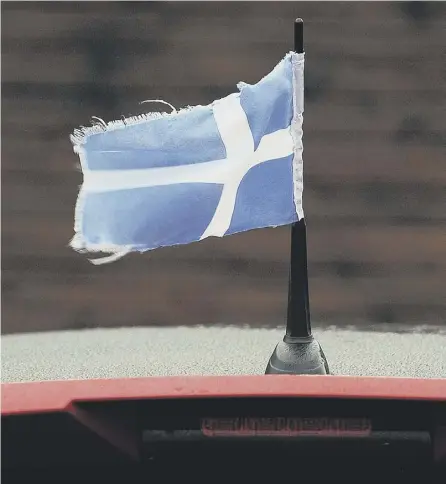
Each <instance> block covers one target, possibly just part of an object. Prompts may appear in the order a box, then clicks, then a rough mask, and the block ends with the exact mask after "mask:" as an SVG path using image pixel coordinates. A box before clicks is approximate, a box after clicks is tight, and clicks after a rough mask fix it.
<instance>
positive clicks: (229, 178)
mask: <svg viewBox="0 0 446 484" xmlns="http://www.w3.org/2000/svg"><path fill="white" fill-rule="evenodd" d="M303 67H304V54H297V53H294V52H290V53H289V54H287V55H286V56H285V57H284V58H283V59H282V61H281V62H279V64H277V66H276V67H275V68H274V69H273V71H272V72H270V73H269V74H268V75H266V76H265V77H264V78H263V79H261V80H260V81H259V82H258V83H257V84H253V85H251V84H247V83H239V84H238V92H236V93H234V94H231V95H229V96H227V97H225V98H223V99H219V100H217V101H214V102H212V103H211V104H209V105H207V106H194V107H189V108H186V109H183V110H181V111H178V112H177V111H173V112H172V113H149V114H144V115H141V116H137V117H132V118H128V119H124V120H119V121H112V122H110V123H108V124H106V123H104V122H103V121H101V122H99V123H96V124H95V125H93V126H91V127H88V128H81V129H78V130H75V131H74V133H73V134H72V135H71V141H72V143H73V146H74V151H75V153H77V154H78V155H79V157H80V162H81V168H82V172H83V184H82V186H81V188H80V192H79V196H78V200H77V204H76V209H75V227H74V229H75V235H74V237H73V239H72V241H71V246H72V247H73V248H74V249H75V250H78V251H81V252H109V253H112V254H115V255H118V256H119V255H123V254H125V253H128V252H131V251H139V252H144V251H148V250H152V249H156V248H158V247H163V246H172V245H178V244H188V243H191V242H195V241H199V240H202V239H205V238H206V237H211V236H214V237H223V236H226V235H231V234H235V233H238V232H243V231H247V230H252V229H257V228H263V227H277V226H280V225H287V224H291V223H293V222H295V221H297V220H299V219H301V218H302V217H303V210H302V190H303V182H302V173H303V167H302V163H303V162H302V151H303V146H302V122H303V70H304V69H303Z"/></svg>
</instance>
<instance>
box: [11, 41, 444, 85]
mask: <svg viewBox="0 0 446 484" xmlns="http://www.w3.org/2000/svg"><path fill="white" fill-rule="evenodd" d="M349 42H350V43H351V39H350V41H349ZM429 48H430V49H431V52H432V51H434V52H437V54H438V55H437V58H436V59H435V58H434V59H431V60H430V61H429V62H421V65H420V62H418V63H415V62H414V63H412V64H409V65H407V66H406V67H405V68H404V69H401V67H400V66H398V65H396V66H395V65H389V66H380V65H378V66H374V65H372V66H370V67H369V68H368V69H364V68H361V69H360V68H357V67H355V66H354V65H353V66H352V65H350V63H349V62H348V56H344V60H343V61H340V62H335V61H333V62H332V63H331V66H329V67H328V68H326V69H325V78H326V83H327V88H332V89H339V88H341V89H346V85H347V86H348V88H349V89H352V90H371V91H381V90H388V89H403V90H413V91H423V90H426V88H427V86H430V87H431V88H433V87H435V86H437V88H438V86H441V85H442V80H443V78H444V66H443V64H442V62H441V60H442V57H441V50H440V49H436V50H435V46H433V45H431V46H430V47H429ZM209 49H212V50H217V51H218V56H215V57H213V56H210V55H209ZM383 49H385V46H384V45H383V46H382V47H381V53H382V51H383ZM405 49H406V52H407V49H410V46H405ZM264 50H265V49H262V51H261V52H258V49H255V46H254V48H253V46H252V45H250V44H249V43H247V44H246V45H243V46H240V47H239V48H238V49H237V56H236V57H234V49H233V48H230V46H227V45H226V46H225V47H223V46H218V44H214V43H213V42H211V41H209V43H206V44H205V45H203V47H202V48H201V49H198V48H197V49H195V48H192V46H190V45H188V44H182V45H179V46H175V47H173V48H172V49H171V50H170V51H169V55H168V56H166V55H165V54H164V53H157V54H154V55H150V56H149V57H148V56H147V53H146V52H131V53H130V52H129V53H128V54H127V55H123V56H122V57H121V58H120V61H119V62H114V61H113V64H111V65H110V66H109V67H108V68H107V70H105V71H101V72H100V73H99V74H100V75H98V72H97V69H96V67H95V66H96V63H95V62H94V61H93V60H91V59H89V58H88V56H87V55H86V53H82V52H71V53H70V54H69V55H68V54H66V53H62V52H59V51H56V52H54V53H51V54H49V53H33V52H31V51H28V50H25V49H24V50H18V51H6V52H4V53H3V54H2V82H5V83H7V82H30V83H32V82H39V83H70V84H72V83H76V84H79V83H84V82H95V83H98V84H101V85H102V84H107V85H108V84H109V85H113V86H128V85H132V86H136V87H141V86H147V85H148V84H149V85H151V86H156V85H166V86H208V85H213V86H225V87H226V86H233V88H234V87H235V85H236V83H237V82H238V81H239V80H240V79H243V80H245V81H246V82H250V83H252V82H257V81H258V80H260V79H261V78H262V77H263V76H264V75H266V74H267V73H268V72H270V71H271V69H272V68H273V67H274V65H275V64H276V63H277V62H278V60H279V59H280V57H281V56H282V54H283V52H282V50H281V48H280V47H279V48H275V47H271V48H270V53H269V54H268V53H265V51H264ZM425 50H426V49H425ZM364 52H365V53H366V58H367V57H368V51H364ZM410 52H412V51H410ZM421 53H422V52H420V55H421ZM309 55H310V54H309ZM395 55H396V56H397V55H398V53H395ZM412 55H414V56H415V55H416V53H412ZM324 57H325V58H327V53H326V49H322V50H321V51H320V52H319V53H314V54H311V59H312V61H311V62H312V63H313V64H314V65H316V66H317V65H318V59H323V58H324ZM325 62H327V61H325ZM421 67H422V68H421ZM424 76H428V78H429V83H428V84H426V77H424ZM346 83H347V84H346Z"/></svg>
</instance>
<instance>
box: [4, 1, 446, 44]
mask: <svg viewBox="0 0 446 484" xmlns="http://www.w3.org/2000/svg"><path fill="white" fill-rule="evenodd" d="M299 10H300V11H301V13H300V15H301V16H303V17H304V18H305V24H306V37H307V39H309V40H310V41H311V43H313V42H319V43H320V42H328V40H327V39H333V38H336V40H337V42H338V41H339V40H341V39H343V38H345V37H347V36H349V37H352V36H355V37H356V38H357V39H358V41H359V42H362V43H364V42H370V41H372V42H373V39H376V38H378V39H379V38H383V37H387V38H389V39H393V40H397V41H401V39H402V37H404V36H406V37H410V36H411V35H412V36H413V35H414V29H413V26H412V25H411V23H410V22H409V21H407V20H406V19H404V18H403V17H397V16H395V14H393V15H391V14H390V15H389V10H388V9H385V10H384V11H386V14H384V15H383V16H379V17H375V16H373V14H372V15H370V14H371V13H372V12H371V11H370V10H368V11H367V14H366V15H365V14H364V13H363V10H362V11H358V12H357V13H356V14H353V15H350V16H349V17H350V19H348V18H347V17H346V16H345V15H342V14H340V10H339V8H338V9H336V12H334V13H333V15H327V13H326V12H325V8H324V9H323V11H321V10H319V11H317V10H315V9H314V8H311V7H310V8H309V7H308V6H307V5H305V4H303V5H302V6H301V7H300V9H299ZM119 13H120V12H118V11H116V10H115V9H113V8H111V9H110V10H109V11H104V10H103V9H93V10H91V11H90V12H88V15H87V14H86V13H85V12H76V11H74V10H72V11H70V12H57V11H56V12H48V11H43V10H42V11H37V12H36V11H33V10H31V9H29V10H20V11H5V12H4V26H3V38H5V39H8V38H9V39H17V40H21V39H23V40H27V41H28V40H31V41H32V40H36V39H45V38H49V39H58V40H61V39H64V38H67V37H68V38H69V37H72V36H78V35H79V33H82V32H85V31H86V30H87V28H88V29H90V30H93V31H94V30H95V27H96V28H98V27H101V26H104V25H112V26H113V27H114V28H115V29H116V36H117V38H119V40H121V39H140V40H142V41H144V40H146V39H148V38H156V36H159V33H158V30H157V31H156V32H154V30H155V29H160V28H164V29H165V30H167V31H168V32H169V37H170V38H171V39H172V42H173V43H177V42H178V43H179V42H199V41H200V40H202V39H207V38H209V37H210V32H212V38H215V39H218V40H219V41H226V42H235V41H237V42H241V41H244V42H246V40H247V36H246V32H259V31H261V32H262V36H261V37H260V38H256V39H253V40H254V41H257V42H280V41H283V39H284V37H287V32H289V38H290V43H291V37H292V18H293V15H295V12H291V11H290V9H289V8H286V7H285V6H284V5H281V6H279V5H277V6H276V7H275V8H274V15H271V13H270V14H269V15H268V14H267V12H263V13H261V12H258V11H257V9H256V10H255V11H254V12H252V11H246V12H244V13H241V12H237V13H238V15H237V16H236V15H234V9H233V7H232V6H231V5H222V6H221V8H220V7H219V9H218V11H217V10H215V9H213V10H210V11H205V10H203V9H202V8H200V9H199V10H198V11H196V13H195V14H193V13H192V12H189V10H188V14H187V16H183V15H181V14H180V13H179V11H178V10H177V8H176V6H173V4H171V5H170V8H169V12H165V13H164V14H163V13H161V12H157V11H155V9H153V10H152V11H150V10H149V11H147V10H146V11H144V12H138V11H131V10H130V11H127V12H126V14H125V15H119ZM167 13H168V15H166V14H167ZM290 14H291V15H290ZM86 19H87V22H88V23H87V26H86ZM341 19H342V20H341ZM353 19H357V20H356V21H352V20H353ZM348 20H350V21H348ZM173 25H175V27H176V28H173ZM229 25H230V28H231V36H228V35H227V31H228V26H229ZM14 26H15V28H14ZM415 32H416V33H417V34H418V37H421V40H423V38H426V39H427V38H428V37H429V35H428V34H427V32H429V34H430V37H431V39H432V36H435V34H440V33H441V32H442V22H441V21H440V20H438V19H431V21H430V22H429V27H428V29H426V30H425V31H424V32H421V33H422V35H421V36H420V31H418V32H417V31H415ZM307 42H308V40H307Z"/></svg>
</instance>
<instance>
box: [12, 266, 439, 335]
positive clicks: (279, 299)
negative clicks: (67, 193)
mask: <svg viewBox="0 0 446 484" xmlns="http://www.w3.org/2000/svg"><path fill="white" fill-rule="evenodd" d="M65 281H66V279H65ZM442 281H443V279H442V277H441V275H438V276H436V277H426V278H418V279H417V278H410V279H409V278H404V277H403V278H401V277H400V278H381V279H377V278H360V279H352V280H351V281H347V282H346V281H342V282H341V281H339V279H336V278H335V279H327V278H316V279H310V290H311V301H312V308H313V314H314V316H313V317H314V318H318V317H322V316H323V315H329V316H330V318H331V319H332V321H333V320H334V321H335V320H336V319H337V320H341V319H342V318H345V319H344V321H343V322H344V324H345V323H346V322H348V321H349V320H358V319H362V321H364V319H365V320H368V321H370V319H372V318H373V316H374V315H375V318H376V317H379V316H380V314H379V311H380V310H381V311H382V309H383V308H387V307H388V306H390V307H391V308H392V307H393V308H394V311H393V313H390V314H391V317H393V321H391V322H398V319H399V318H398V312H404V308H405V307H406V308H407V307H410V306H412V307H413V306H416V305H419V306H420V307H422V308H423V310H424V312H425V318H424V320H422V321H419V320H418V321H417V322H419V323H426V322H427V321H428V318H429V317H430V318H432V314H434V313H437V314H438V313H439V311H440V310H441V307H443V308H444V300H443V297H444V292H443V289H442ZM216 295H218V297H217V296H216ZM286 296H287V293H286V284H285V281H284V284H282V285H279V286H278V285H271V286H269V287H267V286H265V285H263V284H262V285H260V286H257V285H256V284H255V283H253V281H251V280H250V281H246V280H243V279H242V278H233V277H231V276H224V275H221V274H219V275H218V276H209V275H201V276H200V275H194V276H191V275H190V274H187V273H179V274H177V275H176V277H170V276H164V275H163V274H162V273H159V272H158V273H156V274H151V275H150V274H146V275H145V276H142V277H125V278H123V277H121V278H120V277H117V278H116V277H115V278H110V277H107V276H104V275H102V276H96V277H91V276H90V277H83V278H77V280H70V281H69V282H68V283H67V282H65V284H61V283H60V281H58V280H57V278H56V279H55V278H49V277H41V276H38V275H36V276H33V277H28V278H26V279H25V280H23V279H22V280H21V281H20V283H19V285H17V286H16V289H15V291H12V292H11V293H10V294H9V296H8V298H5V302H4V305H3V311H4V320H5V321H7V322H8V323H9V324H8V326H7V327H6V328H3V330H4V331H5V332H8V331H11V330H16V331H17V329H18V328H19V327H20V328H26V329H27V330H30V329H31V327H33V329H36V326H37V327H38V328H39V329H42V325H46V326H47V327H46V329H50V328H49V327H48V326H50V327H51V328H52V329H56V328H57V329H79V328H84V327H91V326H135V325H150V324H162V325H176V324H179V323H181V324H209V323H226V324H228V323H236V324H237V323H238V324H240V323H253V324H257V325H258V324H269V325H274V326H275V325H279V324H283V321H284V317H285V311H286ZM442 305H443V306H442ZM316 315H317V316H316ZM5 316H8V317H5ZM12 316H13V317H14V319H13V318H12ZM417 316H418V317H420V314H418V315H417ZM380 317H382V314H381V316H380ZM315 320H316V319H315ZM375 321H376V320H375ZM379 322H381V321H379ZM399 322H405V321H403V320H402V319H400V320H399ZM406 322H407V321H406ZM412 322H413V321H412ZM22 330H23V329H22Z"/></svg>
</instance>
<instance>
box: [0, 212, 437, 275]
mask: <svg viewBox="0 0 446 484" xmlns="http://www.w3.org/2000/svg"><path fill="white" fill-rule="evenodd" d="M72 216H73V215H72V214H71V216H70V213H58V214H57V217H56V214H55V215H53V217H51V219H48V216H47V215H46V214H42V215H41V216H40V217H36V215H35V214H33V213H21V214H8V213H4V215H3V235H2V237H3V242H2V244H3V256H4V257H5V259H6V258H7V256H8V255H11V256H15V255H23V256H25V255H29V254H35V255H36V256H39V255H40V256H48V255H54V256H56V255H61V256H62V255H64V256H69V254H70V251H71V249H69V248H67V244H68V242H69V240H70V239H71V237H72V236H73V228H72V227H73V218H72ZM49 220H51V223H49ZM363 223H364V225H363V226H352V225H341V224H339V225H335V226H333V225H330V226H323V225H317V226H313V225H312V223H311V220H310V221H309V232H308V246H309V249H308V251H309V252H308V254H309V260H311V261H312V262H325V263H329V262H331V261H347V262H349V261H359V262H363V263H368V262H373V263H377V264H402V263H405V264H415V263H417V264H423V263H430V264H435V265H437V264H439V265H442V266H443V265H444V264H445V263H446V234H445V232H444V230H443V228H442V226H441V225H439V226H435V225H434V226H429V225H427V226H425V225H417V226H412V225H402V226H394V225H382V226H376V225H373V226H369V225H367V222H366V221H364V222H363ZM49 227H51V229H50V230H49ZM327 240H330V241H331V242H330V244H327ZM288 244H289V237H288V235H286V231H283V230H282V231H279V230H273V229H264V230H261V231H251V232H247V233H243V234H239V235H234V236H231V237H225V238H223V239H218V238H215V239H214V238H211V239H210V240H205V241H203V242H200V243H199V244H192V245H191V246H190V248H185V247H178V248H176V249H175V251H174V254H175V257H181V254H182V253H183V252H184V253H187V254H189V255H188V257H191V254H193V253H194V251H197V250H198V251H199V254H205V253H208V254H211V253H212V254H215V257H221V258H233V257H237V258H240V259H244V260H261V259H262V258H263V257H266V258H268V257H269V258H271V257H272V254H273V256H274V257H275V258H276V259H275V260H277V258H278V256H277V254H283V255H282V256H281V257H283V258H284V259H282V260H286V258H287V257H288ZM202 251H203V252H202ZM157 252H162V253H164V254H169V251H166V250H160V251H157ZM199 254H197V256H199ZM71 256H72V257H76V254H74V253H72V252H71ZM151 256H152V254H151ZM160 256H161V255H157V256H156V257H160ZM278 260H280V258H278Z"/></svg>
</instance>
